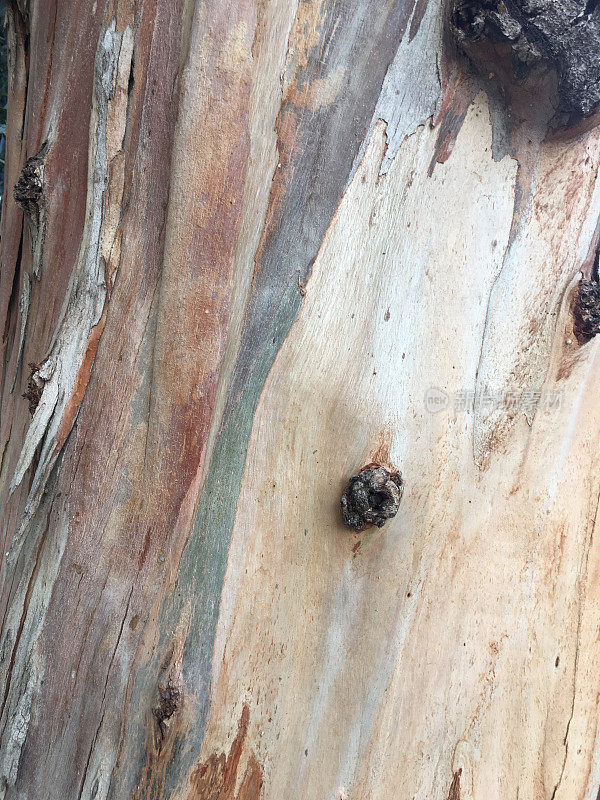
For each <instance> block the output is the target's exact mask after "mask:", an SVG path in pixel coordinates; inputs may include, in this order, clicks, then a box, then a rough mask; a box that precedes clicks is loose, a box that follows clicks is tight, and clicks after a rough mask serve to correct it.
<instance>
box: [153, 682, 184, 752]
mask: <svg viewBox="0 0 600 800" xmlns="http://www.w3.org/2000/svg"><path fill="white" fill-rule="evenodd" d="M158 693H159V695H160V700H159V703H158V705H157V706H156V707H155V708H153V709H152V713H153V714H154V717H155V719H156V721H157V723H158V728H159V731H160V738H161V740H162V739H164V738H165V734H166V730H167V727H168V724H169V720H170V719H171V718H172V717H173V716H174V714H175V713H176V711H177V709H178V708H179V705H180V703H181V692H180V691H179V689H177V688H176V687H175V686H173V685H172V684H170V683H168V684H167V685H166V686H163V685H162V684H160V683H159V684H158Z"/></svg>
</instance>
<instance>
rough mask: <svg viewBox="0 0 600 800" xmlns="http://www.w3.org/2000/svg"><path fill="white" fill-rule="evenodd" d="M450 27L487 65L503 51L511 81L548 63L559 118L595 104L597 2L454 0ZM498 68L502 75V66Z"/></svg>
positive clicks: (599, 85)
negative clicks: (510, 64)
mask: <svg viewBox="0 0 600 800" xmlns="http://www.w3.org/2000/svg"><path fill="white" fill-rule="evenodd" d="M453 27H454V29H455V32H456V35H457V38H458V41H459V43H460V44H461V46H462V47H463V49H464V50H465V51H466V52H467V54H468V55H469V56H470V57H472V58H473V57H475V60H483V61H485V60H486V59H487V63H486V65H485V66H487V67H489V69H493V67H494V61H495V60H496V59H497V60H499V61H502V58H503V56H506V55H508V56H509V57H510V61H511V62H512V69H513V75H512V78H514V80H515V81H516V82H521V81H523V79H524V78H525V77H527V75H528V74H529V73H530V72H531V71H532V69H533V68H537V67H542V68H545V67H548V68H550V69H552V70H553V71H554V72H555V73H556V81H557V92H558V103H559V105H558V108H557V114H558V115H557V120H556V121H557V122H558V123H559V124H561V125H564V124H573V123H575V122H577V121H579V120H580V119H582V118H584V117H589V116H590V115H591V114H593V113H594V112H595V111H596V110H597V109H598V107H599V106H600V5H599V4H598V3H597V2H595V1H594V0H458V2H456V4H455V6H454V12H453ZM477 45H484V46H483V47H481V46H480V47H477ZM485 45H489V47H487V48H486V47H485ZM498 72H499V73H500V74H503V75H504V76H505V78H506V71H505V70H504V69H503V68H500V69H499V70H498Z"/></svg>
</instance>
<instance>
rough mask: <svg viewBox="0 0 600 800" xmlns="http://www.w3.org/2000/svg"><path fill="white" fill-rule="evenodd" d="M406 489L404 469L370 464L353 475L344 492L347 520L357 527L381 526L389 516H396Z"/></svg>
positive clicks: (343, 507) (346, 521) (346, 522)
mask: <svg viewBox="0 0 600 800" xmlns="http://www.w3.org/2000/svg"><path fill="white" fill-rule="evenodd" d="M402 492H403V482H402V476H401V474H400V472H397V471H395V470H392V471H390V470H387V469H385V467H382V466H379V465H378V464H368V465H367V466H366V467H364V468H363V469H361V471H360V472H359V473H358V475H354V476H353V477H352V478H350V481H349V483H348V486H347V487H346V490H345V491H344V494H343V495H342V500H341V506H342V514H343V517H344V524H345V525H347V526H348V527H349V528H353V529H354V530H355V531H362V530H363V529H364V528H366V527H367V525H376V526H377V527H378V528H381V527H382V526H383V525H384V524H385V522H386V521H387V520H388V519H391V518H392V517H395V516H396V514H397V512H398V508H399V506H400V500H401V499H402Z"/></svg>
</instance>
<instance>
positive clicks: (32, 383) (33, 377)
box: [23, 361, 45, 416]
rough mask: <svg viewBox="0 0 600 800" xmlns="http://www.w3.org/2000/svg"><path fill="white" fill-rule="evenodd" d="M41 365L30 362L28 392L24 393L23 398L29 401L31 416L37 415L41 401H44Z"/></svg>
mask: <svg viewBox="0 0 600 800" xmlns="http://www.w3.org/2000/svg"><path fill="white" fill-rule="evenodd" d="M40 369H41V366H40V364H36V363H35V362H33V361H30V362H29V377H28V378H27V391H26V392H24V393H23V397H24V398H25V399H26V400H28V401H29V413H30V414H31V416H33V415H34V414H35V410H36V408H37V407H38V405H39V403H40V400H41V399H42V392H43V391H44V384H45V381H44V379H43V378H42V377H41V376H40V373H39V370H40Z"/></svg>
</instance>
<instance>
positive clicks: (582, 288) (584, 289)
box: [573, 278, 600, 344]
mask: <svg viewBox="0 0 600 800" xmlns="http://www.w3.org/2000/svg"><path fill="white" fill-rule="evenodd" d="M573 318H574V323H573V331H574V333H575V336H576V337H577V341H578V342H579V343H580V344H585V343H586V342H589V340H590V339H592V338H593V337H594V336H596V334H597V333H599V332H600V283H599V282H598V280H596V279H594V278H592V279H591V280H583V279H582V280H580V281H579V285H578V286H577V293H576V295H575V302H574V304H573Z"/></svg>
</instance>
